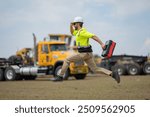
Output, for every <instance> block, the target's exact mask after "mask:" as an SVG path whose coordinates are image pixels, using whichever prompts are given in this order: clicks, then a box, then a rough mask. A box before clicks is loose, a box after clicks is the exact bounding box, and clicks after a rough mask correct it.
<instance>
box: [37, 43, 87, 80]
mask: <svg viewBox="0 0 150 117" xmlns="http://www.w3.org/2000/svg"><path fill="white" fill-rule="evenodd" d="M36 52H37V65H38V66H40V67H47V68H48V71H47V74H53V75H54V76H55V75H57V74H58V73H59V72H60V70H61V68H62V65H63V61H64V60H65V59H66V58H67V57H68V56H70V55H71V54H74V53H76V51H74V50H69V48H68V44H67V43H66V42H65V41H59V40H48V41H47V40H44V41H40V42H38V44H37V50H36ZM87 73H88V66H87V65H86V64H85V63H84V61H82V60H81V61H78V62H75V63H74V62H72V63H70V66H69V68H68V70H67V72H66V73H65V75H64V79H68V77H69V76H75V78H76V79H84V78H85V77H86V74H87Z"/></svg>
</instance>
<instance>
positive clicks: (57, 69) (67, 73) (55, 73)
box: [54, 66, 70, 80]
mask: <svg viewBox="0 0 150 117" xmlns="http://www.w3.org/2000/svg"><path fill="white" fill-rule="evenodd" d="M61 68H62V66H58V67H57V68H56V69H55V72H54V77H55V76H56V75H58V74H59V73H60V72H61ZM69 75H70V73H69V69H68V70H67V71H66V73H65V74H64V76H63V79H64V80H68V78H69Z"/></svg>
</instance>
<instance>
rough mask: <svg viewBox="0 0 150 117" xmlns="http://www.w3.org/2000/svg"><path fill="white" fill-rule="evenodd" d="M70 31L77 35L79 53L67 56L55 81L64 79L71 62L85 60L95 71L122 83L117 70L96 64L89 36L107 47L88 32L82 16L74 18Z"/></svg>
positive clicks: (103, 46)
mask: <svg viewBox="0 0 150 117" xmlns="http://www.w3.org/2000/svg"><path fill="white" fill-rule="evenodd" d="M70 32H71V34H72V35H73V36H75V37H76V46H77V47H78V53H76V54H74V55H71V56H69V57H67V58H66V60H65V61H64V63H63V66H62V70H61V73H60V74H58V75H57V76H56V77H55V80H54V81H63V75H64V74H65V72H66V71H67V69H68V67H69V64H70V62H75V61H80V60H83V61H85V62H86V63H87V65H88V67H89V68H90V70H91V71H93V72H94V73H100V74H101V73H103V74H106V75H108V76H111V77H112V78H113V79H115V80H116V81H117V83H120V76H119V75H118V72H117V71H114V72H112V71H110V70H107V69H104V68H101V67H97V66H96V64H95V62H94V59H93V54H92V52H93V51H92V47H91V45H90V44H89V38H91V39H93V40H95V41H96V42H98V43H99V44H100V46H101V47H102V49H104V48H105V45H104V43H103V42H102V41H101V40H100V39H99V38H98V37H97V36H96V35H94V34H92V33H90V32H88V31H87V30H86V29H85V28H83V19H82V17H75V18H74V21H73V22H72V23H71V24H70Z"/></svg>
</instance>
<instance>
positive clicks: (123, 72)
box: [112, 64, 126, 75]
mask: <svg viewBox="0 0 150 117" xmlns="http://www.w3.org/2000/svg"><path fill="white" fill-rule="evenodd" d="M112 71H118V74H119V75H126V67H125V65H123V64H116V65H114V66H113V67H112Z"/></svg>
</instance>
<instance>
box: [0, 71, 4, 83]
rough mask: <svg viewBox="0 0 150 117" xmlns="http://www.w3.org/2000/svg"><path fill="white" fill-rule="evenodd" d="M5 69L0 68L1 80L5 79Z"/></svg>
mask: <svg viewBox="0 0 150 117" xmlns="http://www.w3.org/2000/svg"><path fill="white" fill-rule="evenodd" d="M4 80H5V78H4V71H3V70H2V69H0V81H4Z"/></svg>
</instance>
